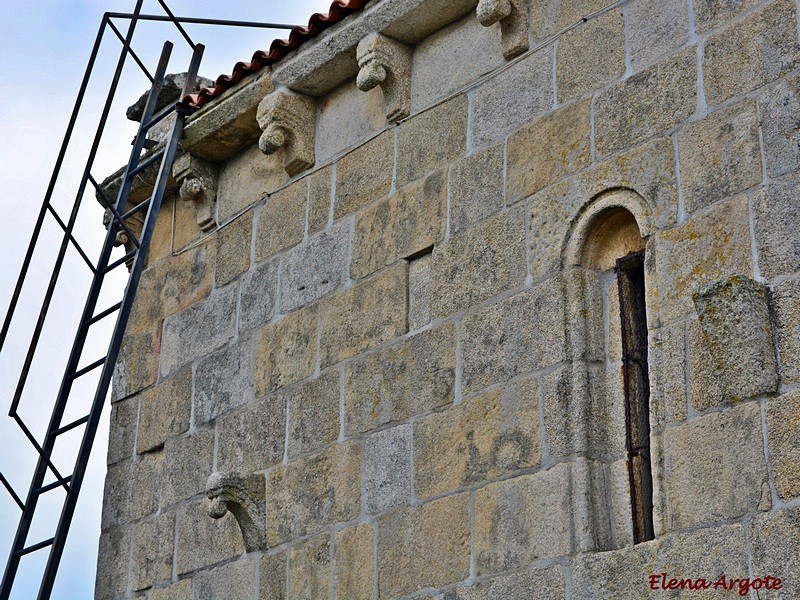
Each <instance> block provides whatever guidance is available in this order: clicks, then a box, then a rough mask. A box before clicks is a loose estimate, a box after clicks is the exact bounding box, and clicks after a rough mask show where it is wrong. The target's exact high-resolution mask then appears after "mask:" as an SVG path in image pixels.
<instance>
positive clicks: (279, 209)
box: [255, 178, 308, 261]
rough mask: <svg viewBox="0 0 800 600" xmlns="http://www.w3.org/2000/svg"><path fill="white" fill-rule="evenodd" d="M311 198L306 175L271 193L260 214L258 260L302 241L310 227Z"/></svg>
mask: <svg viewBox="0 0 800 600" xmlns="http://www.w3.org/2000/svg"><path fill="white" fill-rule="evenodd" d="M307 198H308V180H307V179H306V178H303V179H300V180H299V181H295V182H294V183H292V184H291V185H289V186H288V187H286V188H283V189H281V190H279V191H277V192H275V193H274V194H270V196H269V198H267V200H266V202H265V203H264V206H262V207H261V213H260V214H259V215H258V224H257V225H256V234H255V236H256V237H255V258H256V261H261V260H263V259H265V258H268V257H270V256H272V255H273V254H275V253H276V252H280V251H281V250H285V249H286V248H289V247H291V246H294V245H295V244H297V243H298V242H300V241H302V239H303V235H305V231H306V200H307Z"/></svg>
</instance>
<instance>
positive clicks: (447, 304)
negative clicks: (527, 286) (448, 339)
mask: <svg viewBox="0 0 800 600" xmlns="http://www.w3.org/2000/svg"><path fill="white" fill-rule="evenodd" d="M525 245H526V240H525V212H524V210H522V208H521V207H517V208H512V209H510V210H508V211H503V212H501V213H499V214H497V215H495V216H493V217H491V218H489V219H487V220H486V221H483V222H481V223H479V224H477V225H474V226H473V227H471V228H469V229H468V230H466V231H463V232H461V233H459V234H456V235H454V236H452V237H451V238H450V239H448V240H446V241H445V242H443V243H441V244H437V245H436V247H435V248H434V249H433V277H432V290H431V316H432V317H433V318H434V319H438V318H442V317H446V316H448V315H452V314H453V313H457V312H459V311H461V310H464V309H466V308H469V307H471V306H475V305H476V304H480V303H481V302H483V301H484V300H487V299H489V298H490V297H492V296H496V295H498V294H501V293H503V292H504V291H506V290H508V289H511V288H513V287H516V286H518V285H521V284H522V283H524V281H525V277H526V276H527V263H526V251H525Z"/></svg>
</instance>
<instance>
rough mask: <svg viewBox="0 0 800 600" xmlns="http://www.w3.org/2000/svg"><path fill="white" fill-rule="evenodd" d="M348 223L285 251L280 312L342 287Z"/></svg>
mask: <svg viewBox="0 0 800 600" xmlns="http://www.w3.org/2000/svg"><path fill="white" fill-rule="evenodd" d="M349 245H350V231H349V224H348V223H344V222H343V223H339V224H338V225H335V226H334V227H331V228H330V229H327V230H325V231H323V232H320V233H318V234H316V235H314V236H312V237H310V238H308V240H307V241H305V242H303V243H301V244H299V245H298V246H296V247H295V248H292V250H290V251H289V253H288V255H287V256H286V257H285V259H284V261H283V267H282V269H281V300H280V310H281V312H284V313H286V312H290V311H293V310H295V309H296V308H300V307H301V306H304V305H306V304H309V303H310V302H313V301H314V300H318V299H319V298H321V297H322V296H325V295H326V294H329V293H331V292H333V291H334V290H336V289H338V288H339V287H340V286H342V285H343V284H344V282H345V280H346V279H347V260H348V256H347V255H348V251H349Z"/></svg>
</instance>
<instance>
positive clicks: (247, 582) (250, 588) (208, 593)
mask: <svg viewBox="0 0 800 600" xmlns="http://www.w3.org/2000/svg"><path fill="white" fill-rule="evenodd" d="M192 588H193V591H194V597H195V598H197V599H198V600H199V599H200V598H202V599H203V600H252V598H253V593H254V592H255V589H256V561H255V560H253V559H251V560H247V559H244V560H237V561H235V562H232V563H228V564H225V565H222V566H219V567H216V568H214V569H209V570H205V571H200V572H199V573H197V574H196V575H195V576H194V577H193V578H192Z"/></svg>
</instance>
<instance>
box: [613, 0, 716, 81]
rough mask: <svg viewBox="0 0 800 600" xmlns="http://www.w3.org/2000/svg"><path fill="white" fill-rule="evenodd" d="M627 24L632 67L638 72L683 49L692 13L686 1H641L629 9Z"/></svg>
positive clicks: (711, 0) (687, 37)
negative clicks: (665, 55) (664, 56)
mask: <svg viewBox="0 0 800 600" xmlns="http://www.w3.org/2000/svg"><path fill="white" fill-rule="evenodd" d="M710 2H713V3H715V4H719V3H717V2H714V0H710ZM695 6H697V4H695ZM628 23H629V25H628V46H629V48H630V53H631V65H632V66H633V68H634V70H636V71H638V70H639V69H641V68H642V67H646V66H647V65H650V64H652V63H653V62H655V60H656V59H658V58H659V57H660V56H663V55H664V54H667V53H668V52H670V51H672V50H674V49H676V48H680V47H681V46H683V45H684V44H685V43H686V41H687V40H688V39H689V10H688V7H687V5H686V2H685V0H639V2H635V3H633V4H630V5H628Z"/></svg>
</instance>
